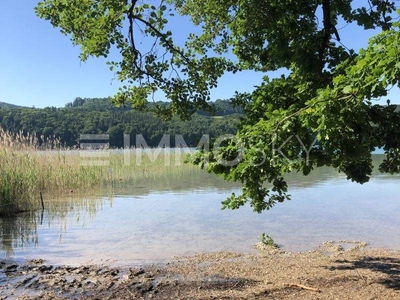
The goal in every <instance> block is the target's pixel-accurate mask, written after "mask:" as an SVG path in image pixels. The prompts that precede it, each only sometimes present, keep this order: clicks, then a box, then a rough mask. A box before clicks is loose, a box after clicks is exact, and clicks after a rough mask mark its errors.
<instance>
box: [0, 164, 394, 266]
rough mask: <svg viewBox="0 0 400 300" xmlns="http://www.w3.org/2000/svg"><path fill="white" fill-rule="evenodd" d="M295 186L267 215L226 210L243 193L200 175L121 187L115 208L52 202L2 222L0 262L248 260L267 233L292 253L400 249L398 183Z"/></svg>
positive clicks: (334, 179)
mask: <svg viewBox="0 0 400 300" xmlns="http://www.w3.org/2000/svg"><path fill="white" fill-rule="evenodd" d="M288 181H289V183H290V188H291V189H290V193H291V195H292V200H291V201H286V202H284V203H280V204H277V205H276V206H275V207H274V208H273V209H272V210H270V211H266V212H264V213H262V214H256V213H254V212H252V210H251V208H250V207H243V208H241V209H239V210H235V211H230V210H221V209H220V208H221V201H223V200H224V199H225V198H226V197H227V196H229V195H230V194H231V193H232V192H236V193H239V192H240V188H239V186H237V185H235V184H232V183H225V182H224V181H222V180H218V179H216V178H215V177H214V176H212V175H209V174H206V173H203V172H196V173H194V174H193V175H192V176H190V177H189V176H186V177H179V176H177V177H172V178H161V179H157V180H156V179H151V178H143V179H142V180H141V181H139V182H136V183H135V184H123V183H121V184H118V185H117V186H116V190H115V195H114V197H113V198H112V199H109V198H101V199H99V198H93V199H91V198H85V199H74V198H71V197H68V198H64V199H61V200H60V199H54V200H49V199H46V206H47V208H46V210H45V211H44V213H43V215H41V214H40V212H38V213H37V214H35V215H25V216H21V217H20V218H18V219H17V220H13V221H12V223H10V222H11V221H7V220H4V219H3V220H1V221H0V222H1V223H0V231H1V236H0V237H1V238H2V248H1V250H0V257H1V258H9V259H15V260H17V261H22V260H26V259H32V258H43V259H46V260H47V261H48V263H52V264H83V263H85V264H92V263H93V264H112V265H127V264H142V263H148V262H158V261H163V260H168V259H171V258H172V257H173V256H181V255H190V254H195V253H198V252H204V251H220V250H228V251H243V252H251V251H254V250H253V249H252V244H254V243H256V242H258V241H259V236H260V235H261V233H263V232H265V233H266V234H268V235H270V236H272V237H273V238H274V240H275V242H276V243H278V244H279V245H281V246H282V247H283V248H284V249H287V250H290V251H306V250H310V249H312V248H314V247H316V246H317V245H319V244H321V243H322V242H324V241H327V240H361V241H366V242H369V243H370V244H371V246H374V247H381V246H382V247H388V248H399V249H400V201H398V200H399V196H398V194H399V192H400V186H399V184H400V176H389V175H379V174H378V175H376V176H374V177H373V178H372V179H371V181H370V182H369V183H367V184H364V185H359V184H356V183H352V182H350V181H347V180H346V179H345V177H344V176H343V175H340V174H338V173H337V172H335V171H334V170H332V169H329V168H321V169H318V170H316V171H315V172H313V173H312V174H311V176H308V177H303V176H301V175H298V174H291V175H290V176H288ZM47 198H48V197H47Z"/></svg>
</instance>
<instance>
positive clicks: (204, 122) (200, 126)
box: [0, 98, 242, 148]
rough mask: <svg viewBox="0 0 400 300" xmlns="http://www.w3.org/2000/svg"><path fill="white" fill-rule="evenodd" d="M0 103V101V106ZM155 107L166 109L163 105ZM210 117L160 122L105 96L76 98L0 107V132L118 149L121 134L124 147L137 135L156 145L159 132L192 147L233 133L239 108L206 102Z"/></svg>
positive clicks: (75, 144)
mask: <svg viewBox="0 0 400 300" xmlns="http://www.w3.org/2000/svg"><path fill="white" fill-rule="evenodd" d="M4 104H5V103H4ZM157 104H161V105H168V103H167V102H160V103H157ZM212 106H213V108H214V111H215V113H214V114H212V116H210V115H209V113H207V112H202V111H201V112H198V113H195V114H194V115H193V117H192V119H191V120H190V121H186V122H184V121H181V120H180V119H179V118H177V117H176V118H173V119H172V120H170V121H168V122H163V121H161V120H160V119H159V118H157V117H156V116H154V115H153V114H152V113H149V112H139V111H135V110H133V109H131V108H129V107H118V108H117V107H115V106H114V105H113V104H112V103H110V102H109V101H108V99H107V98H91V99H83V98H76V99H75V100H74V101H73V102H70V103H68V104H66V106H65V107H64V108H56V107H46V108H43V109H37V108H26V107H14V106H13V105H2V106H0V127H1V128H3V129H4V130H5V131H9V132H12V133H17V132H20V131H22V132H23V133H35V134H36V136H38V137H40V136H43V137H44V139H46V138H47V137H53V136H55V137H56V138H58V139H59V140H60V141H61V142H62V144H64V145H65V146H68V147H74V146H78V145H79V142H80V140H79V139H80V135H81V134H108V135H109V143H110V147H118V148H119V147H123V146H124V139H123V135H124V134H129V135H130V145H131V146H135V145H136V139H135V138H136V135H138V134H141V135H143V138H144V139H145V141H146V142H147V145H148V146H149V147H157V146H158V145H159V142H160V140H161V138H162V137H163V135H164V134H170V135H171V136H172V138H171V147H174V146H175V145H174V138H173V136H174V135H182V136H183V138H184V140H185V142H186V143H187V145H188V146H190V147H194V146H196V145H197V144H198V142H199V140H200V138H201V137H202V136H203V134H208V135H210V137H211V138H212V137H217V136H220V135H223V134H233V133H235V132H236V126H237V124H238V121H239V118H240V115H241V114H242V111H241V109H239V108H234V107H233V106H232V105H231V103H230V102H229V101H226V100H217V101H215V102H213V103H212Z"/></svg>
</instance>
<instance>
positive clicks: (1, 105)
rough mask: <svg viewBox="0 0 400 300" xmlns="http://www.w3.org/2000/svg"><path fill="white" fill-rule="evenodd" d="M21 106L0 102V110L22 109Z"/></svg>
mask: <svg viewBox="0 0 400 300" xmlns="http://www.w3.org/2000/svg"><path fill="white" fill-rule="evenodd" d="M22 107H23V106H19V105H15V104H11V103H6V102H0V109H1V108H22Z"/></svg>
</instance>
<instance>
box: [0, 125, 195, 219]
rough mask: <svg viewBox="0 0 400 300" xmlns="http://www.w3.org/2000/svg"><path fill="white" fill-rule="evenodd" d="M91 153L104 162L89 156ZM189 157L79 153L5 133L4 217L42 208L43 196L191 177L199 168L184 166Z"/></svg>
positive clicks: (1, 153) (0, 200)
mask: <svg viewBox="0 0 400 300" xmlns="http://www.w3.org/2000/svg"><path fill="white" fill-rule="evenodd" d="M43 150H44V151H43ZM149 151H150V152H149ZM91 152H92V153H94V154H100V155H99V156H100V157H102V158H95V159H94V160H90V159H88V158H87V157H86V155H84V154H88V153H89V154H90V153H91ZM184 156H185V153H184V152H181V151H178V152H174V151H171V150H169V149H167V150H165V149H164V150H162V149H156V150H146V151H143V150H140V149H126V150H124V151H121V150H115V151H114V150H109V149H103V150H93V149H92V151H90V150H81V151H76V150H73V149H72V150H71V149H64V148H62V147H61V145H60V142H59V141H58V140H57V139H56V138H49V139H46V140H44V138H43V137H39V138H38V137H36V136H35V135H34V134H26V135H25V134H23V133H22V132H20V133H18V134H16V135H13V134H10V133H8V132H5V131H2V130H0V168H1V172H0V216H4V215H6V216H7V215H13V214H15V213H18V212H21V211H30V210H34V209H36V208H38V207H39V206H40V205H39V204H40V202H39V199H40V198H39V194H40V192H43V193H47V194H51V195H52V197H55V196H60V195H63V194H64V195H65V193H80V194H81V195H83V194H86V195H88V194H93V192H94V191H99V190H101V189H107V190H109V189H112V188H113V186H114V184H115V183H116V182H119V181H124V182H133V181H135V180H142V179H143V178H150V177H151V178H156V177H160V176H161V177H175V176H177V175H178V176H179V175H180V176H190V173H191V172H193V170H194V169H195V167H193V166H191V165H187V164H184V163H183V160H184V159H183V157H184ZM104 157H105V159H104Z"/></svg>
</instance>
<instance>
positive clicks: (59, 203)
mask: <svg viewBox="0 0 400 300" xmlns="http://www.w3.org/2000/svg"><path fill="white" fill-rule="evenodd" d="M44 199H45V210H44V211H42V210H38V211H36V212H31V213H22V214H19V215H17V216H16V217H14V218H0V243H1V253H4V254H5V256H6V257H7V258H12V257H13V255H14V251H15V249H18V248H24V247H35V246H37V245H38V244H39V236H38V227H39V226H47V227H56V228H60V231H64V230H66V229H67V228H66V227H67V216H68V215H69V214H73V215H75V217H76V221H77V222H79V223H82V224H83V225H84V223H85V218H89V219H93V218H94V216H95V215H96V213H97V212H98V211H99V210H101V209H102V208H103V205H104V203H105V202H108V203H110V201H111V200H109V199H106V198H102V197H101V196H93V197H90V198H88V197H85V198H82V197H64V198H53V199H51V198H50V197H48V196H46V195H44ZM46 199H47V201H46ZM49 199H50V200H49Z"/></svg>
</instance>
